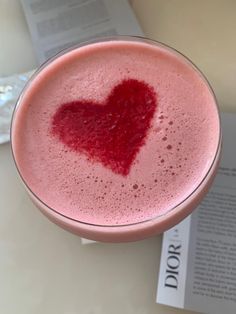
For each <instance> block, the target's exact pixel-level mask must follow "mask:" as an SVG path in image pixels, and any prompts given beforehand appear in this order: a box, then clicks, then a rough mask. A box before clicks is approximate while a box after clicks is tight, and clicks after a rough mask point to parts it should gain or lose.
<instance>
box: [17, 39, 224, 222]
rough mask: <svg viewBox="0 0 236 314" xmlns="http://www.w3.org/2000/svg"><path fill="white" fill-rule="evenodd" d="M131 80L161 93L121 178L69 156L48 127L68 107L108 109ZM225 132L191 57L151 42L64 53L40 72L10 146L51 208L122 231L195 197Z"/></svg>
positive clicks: (24, 100)
mask: <svg viewBox="0 0 236 314" xmlns="http://www.w3.org/2000/svg"><path fill="white" fill-rule="evenodd" d="M129 78H131V79H137V80H141V81H145V82H146V83H147V84H149V85H150V86H152V87H153V88H154V90H155V92H156V94H157V95H158V109H157V111H156V114H155V116H154V119H153V121H152V127H151V130H150V132H149V134H148V138H147V140H146V144H145V145H144V146H143V147H142V148H141V150H140V152H139V154H138V156H137V158H136V160H135V163H134V164H133V166H132V168H131V170H130V173H129V175H128V176H126V177H124V176H121V175H119V174H115V173H114V172H112V171H111V170H110V169H108V168H106V167H104V166H103V165H102V164H100V163H94V162H91V161H90V160H88V159H87V157H86V156H85V155H83V154H78V153H77V152H74V151H72V150H70V149H69V148H68V147H66V146H65V145H64V144H63V143H62V142H60V141H59V140H58V139H57V138H55V137H53V136H52V135H51V132H50V126H51V120H52V116H53V114H54V113H55V112H56V110H57V109H58V108H59V106H60V105H61V104H62V103H67V102H72V101H75V100H78V99H79V100H83V99H90V100H91V101H95V102H101V103H102V101H103V100H104V99H105V98H106V97H107V95H108V94H109V93H110V91H111V89H112V88H113V87H114V86H115V85H117V84H118V83H119V82H120V81H122V80H123V79H129ZM140 123H141V122H140ZM219 132H220V129H219V120H218V115H217V109H216V106H215V101H214V98H213V96H212V94H211V92H209V88H208V86H207V84H206V83H205V81H204V80H203V79H202V77H200V75H199V74H198V72H196V71H195V70H193V68H192V67H191V66H190V65H189V64H188V63H187V62H186V61H184V59H182V58H181V57H177V56H176V55H175V54H173V53H171V52H167V51H165V50H164V49H162V48H158V47H154V46H151V45H148V44H143V43H132V42H123V41H120V42H107V43H102V44H93V45H89V46H87V47H83V48H79V49H77V50H74V51H72V52H70V53H68V54H67V55H65V56H61V57H60V58H59V59H57V60H55V61H54V62H52V63H51V64H50V65H49V66H47V67H46V68H44V69H43V70H42V71H41V72H40V73H39V74H38V76H37V77H36V78H35V79H34V80H33V81H32V83H31V88H30V89H28V90H27V91H26V92H25V94H24V95H23V97H22V99H21V105H20V107H19V108H18V110H17V112H16V116H15V120H14V124H13V150H14V154H15V158H16V162H17V165H18V168H19V170H20V173H21V175H22V177H23V179H24V180H25V182H26V183H27V185H28V186H29V187H30V189H31V190H32V191H33V193H34V194H36V195H37V196H38V197H39V198H40V199H41V200H42V201H43V202H44V203H46V204H47V205H48V206H49V207H51V208H52V209H54V210H55V211H57V212H59V213H61V214H63V215H65V216H67V217H70V218H72V219H76V220H79V221H82V222H86V223H94V224H101V225H122V224H129V223H135V222H140V221H143V220H147V219H151V218H153V217H156V216H158V215H162V214H164V213H166V212H167V211H169V210H170V209H172V208H174V207H175V206H177V205H178V204H179V203H180V202H182V201H183V200H184V199H185V198H186V197H187V196H188V195H189V194H191V193H192V192H193V191H194V190H195V189H196V187H197V186H198V185H199V184H200V182H201V181H202V180H203V178H204V177H205V175H206V173H207V171H208V170H209V167H210V166H211V164H212V162H213V159H214V157H215V154H216V150H217V146H218V140H219Z"/></svg>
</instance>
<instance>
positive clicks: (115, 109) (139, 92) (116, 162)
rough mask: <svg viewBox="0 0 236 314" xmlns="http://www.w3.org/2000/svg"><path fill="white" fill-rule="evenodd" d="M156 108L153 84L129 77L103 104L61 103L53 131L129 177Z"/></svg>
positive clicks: (118, 172) (80, 101)
mask: <svg viewBox="0 0 236 314" xmlns="http://www.w3.org/2000/svg"><path fill="white" fill-rule="evenodd" d="M156 107H157V100H156V93H155V92H154V89H153V88H152V87H151V86H149V85H148V84H146V83H145V82H143V81H138V80H134V79H127V80H123V81H122V82H121V83H120V84H118V85H116V86H115V87H114V88H113V89H112V91H111V93H110V94H109V96H108V97H107V98H106V99H105V101H104V102H103V103H96V102H95V101H90V100H77V101H72V102H69V103H65V104H62V105H61V106H60V107H59V109H58V110H57V111H56V113H55V114H54V116H53V119H52V133H53V134H54V135H55V136H57V137H58V138H59V139H60V140H61V141H62V142H63V143H64V144H65V145H67V146H68V147H69V148H70V149H72V150H74V151H76V152H79V153H83V154H86V155H87V157H88V158H89V159H90V160H93V161H98V162H100V163H102V164H103V165H104V166H106V167H108V168H110V169H111V170H112V171H113V172H115V173H117V174H121V175H123V176H126V175H127V174H128V173H129V171H130V168H131V165H132V163H133V161H134V159H135V157H136V155H137V153H138V152H139V150H140V148H141V146H142V145H143V144H144V143H145V138H146V136H147V133H148V130H149V128H150V125H151V120H152V118H153V115H154V113H155V110H156Z"/></svg>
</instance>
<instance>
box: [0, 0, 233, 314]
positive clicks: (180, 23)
mask: <svg viewBox="0 0 236 314" xmlns="http://www.w3.org/2000/svg"><path fill="white" fill-rule="evenodd" d="M111 1H115V0H111ZM132 6H133V8H134V11H135V13H136V15H137V18H138V20H139V22H140V24H141V26H142V28H143V30H144V32H145V33H146V35H147V37H151V38H153V39H156V40H159V41H162V42H164V43H166V44H169V45H171V46H173V47H175V48H177V49H178V50H180V51H181V52H183V53H184V54H186V55H187V56H188V57H190V58H191V59H192V60H193V61H194V62H195V63H196V64H197V65H198V66H199V67H200V69H201V70H202V71H203V72H204V73H205V74H206V76H207V77H208V79H209V81H210V83H211V84H212V86H213V88H214V90H215V93H216V95H217V98H218V100H219V103H220V106H221V108H222V109H225V110H230V111H233V110H235V109H236V88H235V84H236V79H235V78H236V39H235V29H236V1H234V0H227V1H224V0H199V1H196V0H146V1H145V0H133V1H132ZM0 46H1V50H0V76H2V75H8V74H12V73H15V72H22V71H27V70H30V69H32V68H34V67H35V66H36V60H35V57H34V53H33V49H32V44H31V41H30V36H29V33H28V30H27V26H26V23H25V20H24V17H23V12H22V9H21V7H20V3H19V1H17V0H0ZM0 193H1V196H0V208H1V210H0V312H1V313H3V314H15V313H17V314H42V313H44V314H77V313H83V314H93V313H94V314H106V313H107V314H111V313H112V314H116V313H117V314H120V313H128V314H131V313H135V314H154V313H155V314H157V313H158V314H167V313H193V312H188V311H180V310H175V309H172V308H169V307H165V306H161V305H157V304H155V293H156V282H157V276H158V267H159V258H160V247H161V236H157V237H154V238H151V239H148V240H145V241H141V242H137V243H129V244H118V245H112V244H95V245H86V246H82V245H81V243H80V239H79V238H78V237H76V236H74V235H71V234H69V233H67V232H65V231H63V230H61V229H59V228H58V227H57V226H55V225H53V224H51V223H50V222H49V221H48V220H47V219H46V218H44V217H43V216H42V215H41V214H40V213H39V212H38V211H37V210H34V209H33V210H32V207H33V205H32V204H31V202H30V201H29V200H28V198H27V197H26V195H25V193H24V191H23V188H22V187H21V185H20V183H19V180H18V179H17V177H16V172H15V170H14V167H13V162H12V160H11V157H10V147H9V144H6V145H2V146H0Z"/></svg>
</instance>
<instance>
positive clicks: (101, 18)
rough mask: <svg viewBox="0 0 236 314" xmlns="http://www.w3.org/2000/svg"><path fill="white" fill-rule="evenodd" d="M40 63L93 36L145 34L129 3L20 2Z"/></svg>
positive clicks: (104, 0)
mask: <svg viewBox="0 0 236 314" xmlns="http://www.w3.org/2000/svg"><path fill="white" fill-rule="evenodd" d="M21 3H22V6H23V9H24V13H25V17H26V20H27V23H28V26H29V30H30V33H31V37H32V41H33V45H34V48H35V52H36V55H37V58H38V61H39V64H41V63H43V62H44V61H45V60H47V59H48V58H50V57H52V56H53V55H55V54H56V53H58V52H59V51H61V50H63V49H66V48H68V47H70V46H73V45H75V44H78V43H79V42H82V41H86V40H89V39H92V38H94V37H104V36H113V35H117V34H119V35H138V36H141V35H143V32H142V30H141V28H140V26H139V24H138V22H137V20H136V18H135V15H134V12H133V10H132V8H131V7H130V5H129V3H128V1H127V0H119V1H111V0H67V1H64V0H50V1H47V0H21Z"/></svg>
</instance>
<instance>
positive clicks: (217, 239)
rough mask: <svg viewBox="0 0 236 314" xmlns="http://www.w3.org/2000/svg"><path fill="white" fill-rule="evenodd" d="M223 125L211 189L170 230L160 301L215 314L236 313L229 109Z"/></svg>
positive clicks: (233, 129) (235, 172)
mask: <svg viewBox="0 0 236 314" xmlns="http://www.w3.org/2000/svg"><path fill="white" fill-rule="evenodd" d="M222 128H223V154H222V160H221V165H220V169H219V171H218V174H217V176H216V179H215V181H214V184H213V186H212V188H211V190H210V192H209V193H208V194H207V196H206V197H205V198H204V200H203V201H202V203H201V204H200V206H198V208H197V209H196V210H195V211H194V213H193V214H192V215H191V216H190V217H188V218H187V219H186V220H184V221H183V222H182V223H180V224H179V225H177V226H176V227H174V228H172V229H171V230H169V231H167V232H165V234H164V237H163V247H162V256H161V265H160V274H159V281H158V291H157V302H158V303H162V304H166V305H171V306H175V307H180V308H186V309H190V310H195V311H198V312H204V313H209V314H222V313H224V314H235V312H236V157H235V156H236V145H235V143H236V141H235V139H236V114H229V113H223V114H222ZM183 228H185V231H184V232H183V231H182V233H181V230H182V229H183ZM176 234H177V236H176V237H174V235H176ZM176 238H177V240H178V242H174V240H176ZM171 245H172V246H171Z"/></svg>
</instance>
